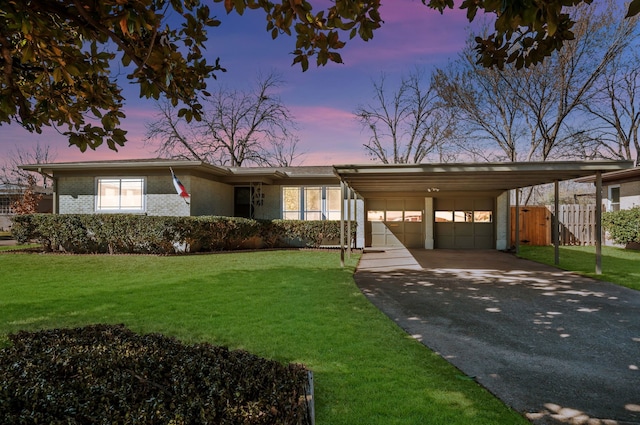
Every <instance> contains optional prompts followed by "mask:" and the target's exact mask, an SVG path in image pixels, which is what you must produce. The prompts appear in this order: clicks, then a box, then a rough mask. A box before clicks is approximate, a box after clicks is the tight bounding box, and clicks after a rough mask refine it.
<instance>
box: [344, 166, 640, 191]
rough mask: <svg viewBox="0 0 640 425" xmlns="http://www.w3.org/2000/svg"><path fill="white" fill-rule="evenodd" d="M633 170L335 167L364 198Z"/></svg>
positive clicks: (487, 188)
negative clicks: (367, 196)
mask: <svg viewBox="0 0 640 425" xmlns="http://www.w3.org/2000/svg"><path fill="white" fill-rule="evenodd" d="M631 167H633V162H632V161H555V162H509V163H457V164H455V163H451V164H393V165H390V164H384V165H334V171H335V173H336V174H337V175H338V176H339V177H340V179H341V180H342V181H344V182H345V183H346V184H347V185H348V186H349V187H351V188H352V189H353V190H355V191H356V192H358V193H359V194H361V195H366V194H371V193H381V192H385V193H394V192H395V193H397V192H440V193H442V192H461V191H465V192H466V191H477V192H481V191H505V190H509V189H517V188H521V187H528V186H535V185H539V184H545V183H553V182H554V181H556V180H557V181H563V180H571V179H575V178H579V177H585V176H590V175H594V174H596V173H597V172H598V171H600V172H603V173H605V172H610V171H617V170H624V169H628V168H631Z"/></svg>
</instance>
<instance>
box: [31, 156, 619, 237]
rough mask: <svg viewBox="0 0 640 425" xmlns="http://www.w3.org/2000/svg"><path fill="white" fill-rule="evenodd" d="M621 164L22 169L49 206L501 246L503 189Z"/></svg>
mask: <svg viewBox="0 0 640 425" xmlns="http://www.w3.org/2000/svg"><path fill="white" fill-rule="evenodd" d="M630 166H631V163H630V162H627V161H599V162H580V161H564V162H545V163H501V164H417V165H407V164H403V165H336V166H311V167H306V166H303V167H249V168H247V167H224V166H214V165H210V164H206V163H203V162H201V161H179V160H164V159H150V160H123V161H95V162H73V163H53V164H44V165H23V166H22V167H21V168H23V169H25V170H29V171H37V172H44V173H46V174H47V175H48V176H50V177H52V178H53V181H54V212H55V213H58V214H71V213H86V214H94V213H136V214H148V215H173V216H189V215H191V216H198V215H219V216H238V217H251V218H256V219H299V220H338V219H341V218H343V219H346V218H347V214H349V215H350V217H351V219H352V221H354V222H355V223H356V224H357V229H358V235H357V242H356V243H357V246H358V247H365V246H372V247H376V246H389V245H404V246H407V247H410V248H427V249H433V248H450V249H508V248H510V247H509V246H508V245H509V243H508V238H509V235H510V231H509V229H510V223H509V220H510V218H509V214H508V212H509V210H510V203H509V199H510V196H509V191H510V190H511V189H516V188H521V187H527V186H532V185H537V184H544V183H551V182H554V181H562V180H568V179H574V178H578V177H585V176H588V175H591V174H594V173H595V172H597V171H600V172H608V171H613V170H623V169H626V168H629V167H630ZM170 169H173V171H174V172H175V174H176V176H177V177H178V179H179V180H180V181H181V183H182V184H183V185H184V186H185V187H186V189H187V192H188V193H189V194H190V198H189V200H188V202H187V201H185V200H184V199H183V198H181V197H180V196H178V194H177V193H176V189H175V188H174V185H173V182H172V177H171V172H170ZM343 187H344V189H343ZM356 199H357V200H356Z"/></svg>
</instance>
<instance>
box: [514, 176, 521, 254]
mask: <svg viewBox="0 0 640 425" xmlns="http://www.w3.org/2000/svg"><path fill="white" fill-rule="evenodd" d="M515 216H516V217H515V219H516V236H515V237H516V240H515V243H516V255H519V254H520V188H519V187H517V188H516V214H515Z"/></svg>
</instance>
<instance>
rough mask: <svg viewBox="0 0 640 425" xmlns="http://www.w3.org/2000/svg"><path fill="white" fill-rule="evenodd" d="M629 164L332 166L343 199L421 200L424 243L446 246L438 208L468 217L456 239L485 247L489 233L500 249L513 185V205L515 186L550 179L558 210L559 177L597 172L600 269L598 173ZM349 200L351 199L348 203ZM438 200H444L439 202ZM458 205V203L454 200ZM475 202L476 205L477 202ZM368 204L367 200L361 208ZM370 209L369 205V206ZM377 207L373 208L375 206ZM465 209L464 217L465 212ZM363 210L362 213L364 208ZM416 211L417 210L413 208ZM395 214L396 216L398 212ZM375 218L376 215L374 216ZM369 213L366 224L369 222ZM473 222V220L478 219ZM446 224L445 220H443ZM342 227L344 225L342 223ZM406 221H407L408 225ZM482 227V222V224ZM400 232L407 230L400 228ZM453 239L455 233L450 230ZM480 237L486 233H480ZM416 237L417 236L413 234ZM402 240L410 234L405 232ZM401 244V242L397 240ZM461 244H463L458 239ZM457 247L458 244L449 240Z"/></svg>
mask: <svg viewBox="0 0 640 425" xmlns="http://www.w3.org/2000/svg"><path fill="white" fill-rule="evenodd" d="M631 167H633V162H631V161H556V162H512V163H452V164H446V163H445V164H372V165H335V166H334V172H335V174H336V175H337V176H338V177H339V178H340V181H341V186H342V190H343V195H344V196H343V199H351V197H352V196H354V195H355V196H357V197H360V198H361V199H364V201H365V205H366V203H367V202H370V203H374V201H375V202H377V203H378V204H381V202H384V201H386V202H392V201H398V202H396V203H395V205H401V204H400V201H403V199H404V200H405V201H404V202H405V203H406V200H409V199H410V200H411V201H415V200H416V199H417V200H422V205H424V209H423V211H424V212H425V213H424V217H420V223H422V224H421V226H422V229H423V230H424V232H423V234H422V235H421V237H422V238H423V240H424V243H423V246H422V247H423V248H427V249H434V248H436V249H437V248H438V244H440V245H441V246H442V247H449V246H447V245H446V244H447V243H448V242H447V239H446V238H447V237H449V235H448V234H446V232H445V230H447V229H448V228H447V227H446V226H445V225H442V226H440V227H441V228H442V229H443V231H442V232H441V233H440V234H439V235H438V234H436V232H435V230H434V229H436V228H437V227H438V226H439V224H437V223H438V221H439V220H442V221H448V220H449V219H448V218H446V217H445V218H440V217H439V216H438V211H437V210H436V208H440V209H442V210H443V211H440V212H444V213H448V212H449V211H451V212H452V218H451V220H450V221H451V222H456V221H467V222H468V223H464V224H466V225H467V226H466V227H464V228H463V226H462V225H459V226H458V227H459V228H463V229H464V232H466V233H465V234H462V231H461V235H459V237H458V239H460V240H463V238H467V239H466V241H464V242H465V243H467V244H468V246H469V247H471V248H473V247H477V248H483V249H486V248H487V246H486V241H487V238H491V239H490V240H491V242H492V248H495V249H498V250H504V249H508V248H510V246H508V245H509V243H510V242H509V241H508V240H509V235H510V214H509V211H510V208H509V207H510V203H511V200H510V196H509V193H510V191H511V190H515V191H516V192H515V207H516V211H518V210H519V207H520V205H519V203H520V199H519V189H521V188H524V187H530V186H537V185H541V184H548V183H554V187H555V196H554V203H555V207H556V211H557V210H558V202H559V201H558V199H559V196H558V192H559V190H558V183H559V182H560V181H565V180H572V179H576V178H580V177H586V176H592V175H595V176H596V177H595V180H596V194H595V195H596V223H597V224H596V225H597V230H596V234H597V236H596V273H598V274H599V273H601V264H602V262H601V247H602V231H601V229H600V223H601V215H602V177H601V176H602V173H606V172H611V171H617V170H624V169H627V168H631ZM487 200H491V201H492V202H493V205H494V207H493V209H491V210H490V209H489V207H486V206H484V207H481V206H479V205H486V204H487V203H488V201H487ZM348 204H349V205H350V204H351V203H350V202H349V203H348ZM438 204H441V205H444V206H443V207H439V206H438ZM457 205H461V206H457ZM476 205H478V206H476ZM366 208H367V207H366V206H365V209H366ZM394 208H395V209H396V211H392V212H393V213H394V214H389V215H393V218H390V217H386V216H385V217H382V216H381V218H380V221H382V222H384V223H391V220H397V221H398V222H403V224H405V225H406V223H408V222H409V221H410V220H409V219H408V214H407V211H412V212H415V211H414V210H417V207H411V208H413V210H412V209H403V210H401V207H400V206H396V207H394ZM457 209H460V210H461V214H460V216H461V218H460V219H458V218H457V217H456V216H455V213H456V210H457ZM368 212H371V211H368ZM373 212H375V213H377V211H373ZM482 213H484V217H487V216H488V217H489V222H490V223H492V227H491V229H490V231H483V230H482V229H483V227H482V226H481V220H485V221H486V218H485V219H482V217H483V214H482ZM465 214H466V216H467V217H465V216H464V215H465ZM351 216H352V214H351V212H350V211H348V209H347V211H345V209H343V213H342V220H343V221H347V222H348V224H349V226H350V223H351V221H350V218H351ZM365 216H366V214H365ZM414 216H415V214H414ZM396 217H397V218H396ZM373 220H375V219H373ZM515 220H516V222H515V229H516V238H515V240H516V242H515V249H516V252H517V251H518V250H519V240H520V237H519V223H518V220H519V217H518V214H517V213H516V214H515ZM371 221H372V219H371V217H369V218H368V221H367V224H366V225H368V226H372V225H371V224H370V222H371ZM476 223H477V224H476ZM445 224H448V223H445ZM343 227H344V226H343ZM407 227H408V226H407ZM485 227H486V226H485ZM558 228H559V223H558V220H557V217H556V216H554V223H553V229H554V231H553V235H552V240H553V243H554V246H555V261H556V264H558V263H559V238H558ZM402 237H403V238H404V237H405V235H404V234H403V235H402ZM452 237H453V238H454V240H455V238H456V235H455V233H454V234H453V236H452ZM482 238H484V239H482ZM413 239H414V240H415V237H414V238H413ZM406 240H407V241H408V240H409V237H408V236H407V238H406ZM400 243H401V244H404V243H405V242H403V241H400ZM347 245H348V244H347V243H346V241H345V237H344V235H343V236H342V238H341V246H342V249H343V252H344V250H345V249H348V248H347ZM460 246H463V245H462V243H461V244H460ZM453 247H454V248H457V247H458V245H455V242H454V245H453Z"/></svg>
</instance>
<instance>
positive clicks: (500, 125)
mask: <svg viewBox="0 0 640 425" xmlns="http://www.w3.org/2000/svg"><path fill="white" fill-rule="evenodd" d="M472 43H475V42H474V41H473V40H469V43H468V44H467V48H466V49H465V51H464V52H463V53H462V54H461V56H460V58H459V59H458V61H456V62H454V63H453V64H450V65H449V66H448V67H446V68H441V69H438V70H436V72H435V87H436V88H437V91H438V95H439V97H440V98H441V100H442V102H443V103H444V105H446V106H447V107H448V108H449V109H450V110H451V111H452V113H453V114H454V115H455V117H456V127H455V130H456V134H457V136H458V137H457V138H456V140H457V143H458V144H459V145H460V147H461V149H462V151H463V152H465V153H466V156H468V157H470V158H471V159H472V160H473V161H478V160H480V161H510V162H515V161H518V160H522V159H523V158H521V156H522V154H523V153H522V144H523V139H526V137H527V134H530V133H529V131H528V130H529V127H528V126H527V122H526V115H525V114H524V105H523V104H522V102H521V101H520V99H519V98H518V97H517V96H515V95H514V93H513V92H512V91H511V87H510V85H509V83H508V82H507V79H508V78H517V75H512V74H514V73H515V72H516V71H515V70H514V68H513V67H506V69H505V70H502V71H501V70H498V69H497V68H485V67H483V66H482V65H479V64H477V63H476V59H475V52H474V50H473V49H474V47H473V46H474V45H473V44H472Z"/></svg>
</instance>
